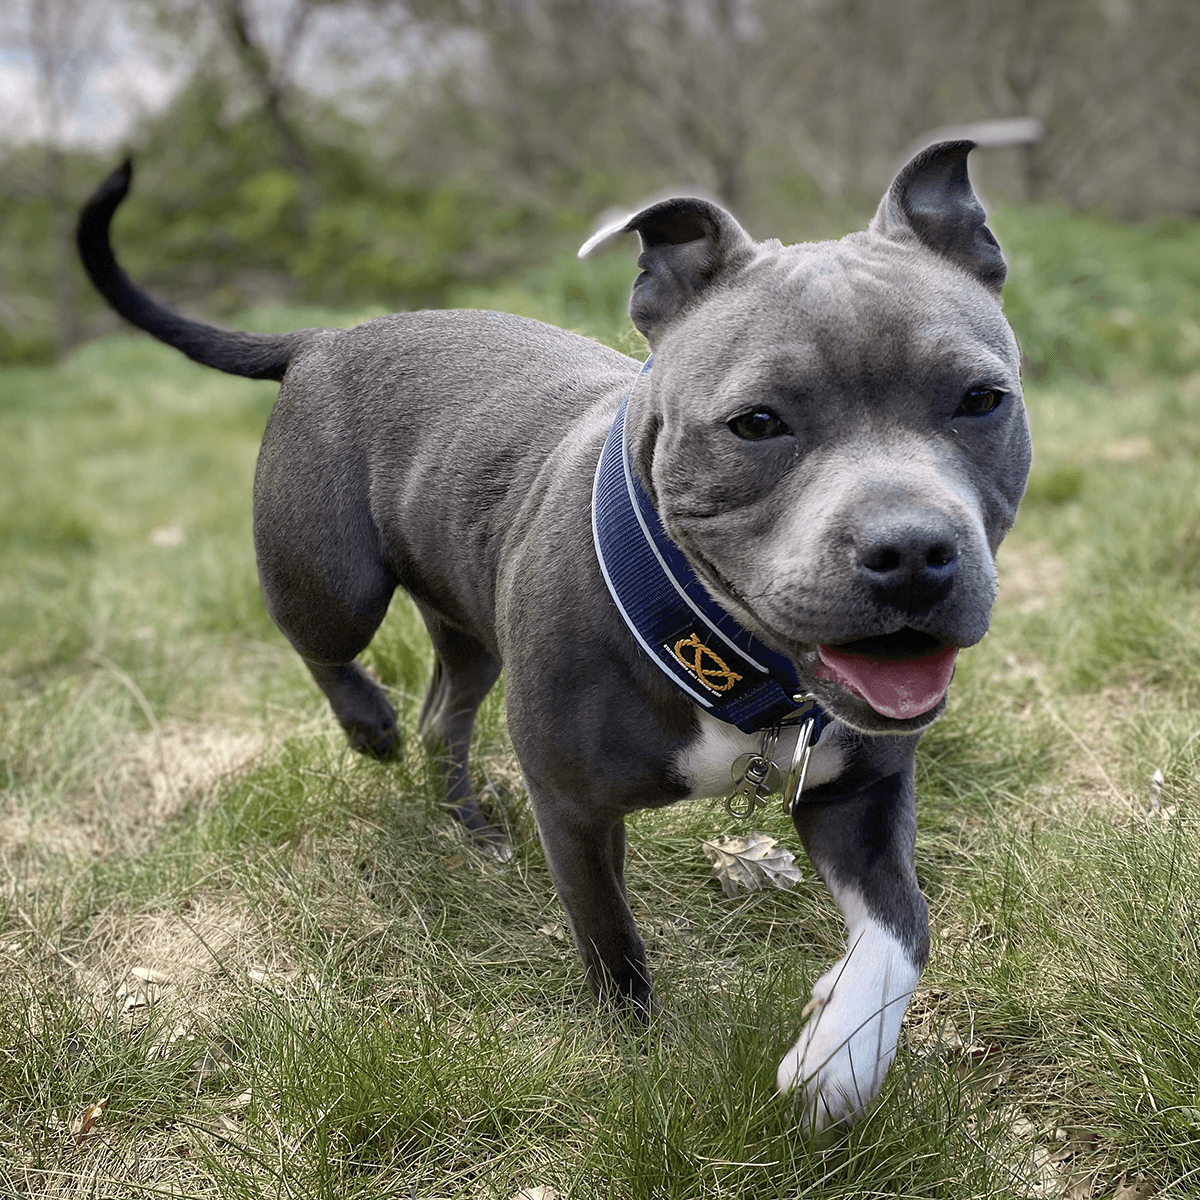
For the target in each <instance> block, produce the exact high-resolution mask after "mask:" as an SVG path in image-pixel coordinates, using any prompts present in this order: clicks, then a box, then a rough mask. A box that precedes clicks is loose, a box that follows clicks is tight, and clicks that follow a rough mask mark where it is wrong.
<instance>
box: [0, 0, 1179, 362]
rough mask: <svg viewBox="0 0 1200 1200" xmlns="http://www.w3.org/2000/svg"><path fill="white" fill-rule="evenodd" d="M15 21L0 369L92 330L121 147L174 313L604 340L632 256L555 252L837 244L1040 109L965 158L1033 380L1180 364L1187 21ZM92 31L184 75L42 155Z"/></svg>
mask: <svg viewBox="0 0 1200 1200" xmlns="http://www.w3.org/2000/svg"><path fill="white" fill-rule="evenodd" d="M11 5H12V7H11V9H10V10H9V15H8V20H7V25H6V26H5V30H4V32H5V38H6V41H7V44H8V45H9V46H10V47H12V46H18V47H20V46H23V47H24V53H25V54H26V56H27V59H28V61H29V62H31V63H33V64H34V66H35V68H36V73H37V79H38V90H39V96H40V98H41V104H42V108H43V110H44V113H45V134H44V136H42V137H40V138H37V139H34V140H29V139H27V138H14V137H10V138H9V140H8V142H7V143H6V144H0V362H38V361H48V360H51V359H53V358H54V357H55V356H56V355H61V354H62V353H64V352H65V351H67V350H69V349H71V348H72V347H73V346H75V345H76V344H78V343H79V342H80V341H81V340H83V339H85V338H86V337H88V336H90V335H92V334H95V333H98V332H102V331H104V330H105V329H108V328H111V327H112V324H113V318H111V317H110V316H109V315H108V314H107V313H105V312H104V311H102V309H101V306H100V305H99V304H98V302H97V301H96V300H95V298H94V297H93V295H92V294H91V291H90V289H89V288H88V286H87V285H86V283H85V281H84V280H83V279H82V276H81V275H80V273H79V271H78V268H77V267H76V265H75V263H74V257H73V251H72V247H71V231H72V226H73V221H74V214H75V212H76V210H77V208H78V205H79V204H80V203H81V201H82V200H83V198H84V197H85V196H86V195H87V194H88V192H89V191H90V190H91V188H92V187H93V186H94V185H95V183H96V182H97V181H98V180H99V179H100V178H101V177H102V176H103V174H104V173H105V172H107V170H109V169H110V168H111V167H112V166H113V165H114V163H115V162H116V161H117V160H118V158H119V156H120V154H121V153H122V152H123V151H124V150H128V151H131V152H133V153H134V155H135V159H136V164H137V185H136V188H135V190H134V192H133V195H132V197H131V199H130V201H129V202H128V204H127V205H126V207H125V209H123V210H122V214H121V216H120V218H119V219H118V222H117V230H116V234H115V240H116V242H117V244H118V247H119V250H120V253H121V255H122V257H123V259H124V261H125V263H126V265H127V266H128V268H129V270H130V272H131V273H132V274H133V275H134V276H135V277H136V278H138V279H140V280H143V281H144V282H145V283H146V284H147V285H148V286H149V287H150V288H152V289H153V290H155V291H156V292H158V293H159V294H160V295H162V296H164V297H165V298H167V299H168V300H170V301H171V302H173V303H176V304H178V305H180V306H182V307H184V308H192V309H194V310H196V311H203V312H206V313H209V314H211V315H214V316H217V317H221V316H223V315H224V316H229V315H231V314H232V313H234V312H237V311H240V310H244V309H246V308H248V307H250V306H253V305H261V304H262V303H263V302H266V301H274V300H281V301H284V302H286V303H290V304H314V303H319V304H322V305H327V306H346V305H353V306H357V307H360V308H361V307H363V306H370V305H378V306H380V307H383V308H387V309H399V308H412V307H421V306H434V305H448V304H449V305H455V304H469V303H489V304H498V305H499V304H503V299H504V296H505V294H506V293H505V292H504V291H501V292H499V299H497V289H498V288H499V287H500V285H501V283H502V282H503V283H504V284H505V285H508V286H509V288H510V290H511V291H513V293H514V295H515V300H514V303H516V304H519V303H520V296H521V295H522V294H523V290H524V289H522V287H521V286H520V281H521V280H522V279H526V280H528V279H536V282H537V285H538V289H539V294H540V295H542V296H544V297H546V296H548V297H550V299H549V300H545V301H544V302H543V303H544V304H545V305H546V306H547V311H545V312H539V313H538V314H536V315H542V316H546V317H547V318H548V319H551V320H557V321H559V322H561V323H565V324H568V325H570V324H573V323H576V322H582V321H583V320H584V319H585V318H586V319H587V320H589V321H591V322H593V323H595V321H596V319H597V317H598V316H599V317H600V318H601V324H602V325H604V324H608V323H611V324H612V325H613V326H614V328H615V327H617V326H619V325H620V324H621V322H622V321H623V317H622V316H621V312H622V310H623V307H624V302H625V295H626V294H627V289H628V285H629V282H630V279H631V276H632V264H631V263H630V262H629V261H628V256H621V262H620V264H619V267H618V266H617V265H615V264H614V265H612V266H610V265H609V264H608V263H606V262H605V261H604V260H601V262H600V263H599V264H593V265H589V266H587V267H586V268H579V267H576V266H575V264H574V262H573V260H572V258H571V256H572V254H573V251H574V249H575V247H576V246H577V245H578V244H579V242H580V241H581V240H582V238H583V237H584V236H585V235H586V233H587V232H588V230H589V229H590V228H591V227H592V226H593V225H594V223H595V221H596V219H597V217H598V215H599V214H600V213H601V212H603V211H604V210H606V209H608V208H610V207H612V206H614V205H632V204H634V203H636V202H638V201H640V200H642V199H644V198H646V197H647V196H649V195H652V194H655V193H657V192H660V191H662V190H666V189H691V188H699V189H702V190H703V191H705V192H706V193H708V194H711V195H714V196H716V197H717V198H719V199H721V200H723V201H724V202H725V203H726V204H728V205H729V206H730V207H731V208H732V209H733V210H734V211H735V213H736V214H737V215H738V217H739V219H741V220H742V221H743V223H744V224H745V225H746V226H747V227H748V228H749V230H750V231H751V232H752V233H754V234H755V235H756V236H760V237H762V236H767V235H780V236H782V237H783V238H784V240H785V241H788V240H797V239H801V238H805V239H809V238H817V237H822V236H826V235H835V234H837V233H840V232H842V231H844V230H845V229H846V228H853V227H855V226H861V225H862V224H863V223H865V221H866V220H867V219H868V218H869V216H870V213H871V211H872V209H873V206H874V203H875V201H876V200H877V199H878V196H879V194H880V193H881V191H882V189H883V188H884V187H885V186H886V184H887V181H888V179H889V177H890V175H891V173H892V172H893V171H894V169H895V168H896V167H897V166H898V165H899V163H900V161H902V159H903V158H904V156H905V155H906V154H907V153H908V152H910V151H911V150H912V149H913V148H915V147H916V146H917V145H919V144H920V143H921V142H922V141H925V140H928V139H929V138H931V137H933V136H937V135H938V134H939V133H950V134H953V132H954V131H955V129H956V128H961V127H962V126H964V125H967V124H971V123H978V122H984V121H993V120H996V119H1002V118H1034V119H1036V120H1037V121H1038V122H1040V123H1041V127H1042V129H1043V136H1042V137H1041V138H1040V139H1039V140H1036V141H1032V142H1027V143H1025V144H1020V145H1003V146H997V147H996V148H993V149H990V150H988V151H987V152H986V153H985V154H980V155H977V156H976V157H975V159H974V161H973V167H972V170H973V173H974V174H975V177H976V179H977V181H978V183H979V185H980V187H981V190H982V191H983V193H984V195H985V198H986V199H987V201H988V203H989V205H990V207H991V208H992V209H993V212H994V225H995V226H996V228H997V230H998V232H999V234H1000V236H1001V241H1002V243H1003V245H1004V247H1005V250H1006V252H1007V254H1008V256H1009V259H1010V261H1011V262H1012V263H1013V264H1014V266H1015V267H1016V268H1017V269H1015V270H1014V271H1013V273H1012V278H1011V282H1010V284H1009V287H1008V289H1007V290H1006V304H1007V308H1008V312H1009V314H1010V317H1011V319H1012V321H1013V323H1014V325H1015V326H1016V328H1017V331H1018V335H1019V336H1020V338H1021V342H1022V345H1023V348H1024V351H1025V355H1026V363H1027V370H1028V372H1029V373H1030V375H1031V376H1033V377H1040V378H1047V377H1053V376H1054V375H1055V374H1056V373H1058V372H1064V373H1070V374H1071V375H1076V376H1077V375H1080V374H1082V375H1084V376H1087V377H1103V376H1105V375H1106V374H1108V373H1109V372H1111V371H1112V370H1113V369H1114V364H1115V363H1117V362H1118V361H1119V362H1120V363H1121V364H1122V366H1121V368H1120V369H1127V370H1129V371H1133V372H1139V371H1140V372H1146V371H1151V372H1168V373H1173V374H1182V373H1186V372H1189V371H1192V370H1195V369H1196V368H1197V367H1200V286H1198V285H1200V222H1198V221H1197V214H1200V138H1197V137H1196V135H1195V131H1196V129H1197V128H1200V6H1198V5H1196V4H1195V3H1194V0H961V2H957V3H955V2H951V0H353V2H351V0H11ZM101 9H103V10H104V11H105V12H106V13H107V14H108V16H107V17H106V18H104V19H107V20H109V21H110V22H111V21H113V20H117V19H119V23H120V25H121V27H122V28H124V29H132V30H135V31H140V33H141V34H142V35H143V36H144V37H145V38H149V39H151V41H152V42H153V45H154V46H155V47H156V48H157V50H156V52H157V53H158V54H159V55H160V56H165V57H166V58H168V59H170V60H171V62H172V63H173V64H174V66H175V68H176V69H177V70H178V71H179V72H181V79H182V83H181V85H180V86H179V87H178V88H177V89H176V90H175V91H174V94H173V98H172V99H171V100H170V102H169V103H167V104H166V105H165V106H160V107H157V108H154V109H152V110H150V111H147V112H145V113H143V114H142V116H141V117H140V118H139V120H138V121H137V122H136V123H135V124H134V125H133V126H132V128H131V129H129V130H128V132H127V133H126V135H125V137H124V143H125V145H124V146H123V147H117V146H101V147H97V146H95V145H91V146H81V145H79V144H77V143H71V142H70V140H69V139H67V138H65V137H64V136H60V135H61V131H62V130H63V129H65V128H66V124H67V118H68V116H69V115H70V113H69V110H70V109H71V106H72V105H73V104H76V105H77V104H78V103H79V102H80V96H81V95H82V90H81V87H80V83H79V79H80V76H81V70H82V68H81V66H80V64H81V63H83V62H84V61H85V60H86V57H87V55H86V51H87V46H86V45H85V44H84V43H85V42H86V41H87V37H89V36H91V37H92V38H93V41H94V38H95V36H96V35H95V33H94V29H95V28H96V27H95V25H94V24H93V25H92V26H88V24H87V22H88V20H92V21H93V23H94V22H95V20H97V19H98V18H97V13H99V12H100V10H101ZM86 28H91V29H93V33H92V34H86ZM381 58H382V59H383V60H384V61H386V62H387V63H388V64H390V69H389V70H387V71H384V72H383V73H380V72H378V71H376V72H375V73H374V74H364V73H363V71H362V70H360V69H359V68H360V67H361V65H362V63H363V62H365V61H366V60H367V59H371V60H372V61H375V62H378V61H380V59H381ZM318 67H319V69H318ZM130 69H136V67H135V66H131V67H130ZM331 77H332V78H333V80H334V83H333V85H332V86H331V84H330V79H331ZM531 272H532V275H530V273H531Z"/></svg>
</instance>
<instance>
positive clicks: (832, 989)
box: [776, 924, 919, 1134]
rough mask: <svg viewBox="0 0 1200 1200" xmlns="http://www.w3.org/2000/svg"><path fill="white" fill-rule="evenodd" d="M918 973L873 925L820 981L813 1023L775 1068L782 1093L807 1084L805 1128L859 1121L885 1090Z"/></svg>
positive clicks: (809, 1010) (815, 993) (896, 944)
mask: <svg viewBox="0 0 1200 1200" xmlns="http://www.w3.org/2000/svg"><path fill="white" fill-rule="evenodd" d="M918 976H919V972H918V970H917V968H916V967H915V966H914V965H913V963H912V962H911V960H910V959H909V957H908V955H907V954H906V953H905V951H904V949H903V947H902V946H901V945H900V943H899V942H897V941H896V940H895V938H893V937H892V936H891V935H890V934H889V933H887V932H886V931H885V930H883V929H882V928H881V927H879V926H877V925H874V924H868V925H867V926H866V928H864V929H863V930H861V931H860V932H859V933H858V935H857V936H856V937H853V938H852V939H851V948H850V950H849V952H848V953H847V954H846V956H845V957H844V958H842V959H839V960H838V962H836V963H835V964H834V965H833V967H832V968H831V969H830V970H829V971H827V972H826V973H825V974H824V975H822V976H821V978H820V979H819V980H817V983H816V985H815V986H814V987H813V994H812V1000H811V1001H810V1002H809V1004H808V1007H807V1008H806V1009H805V1013H806V1014H811V1016H810V1018H809V1021H808V1024H807V1025H805V1026H804V1029H803V1030H802V1031H801V1034H800V1040H799V1041H798V1042H797V1043H796V1044H795V1045H794V1046H793V1047H792V1048H791V1050H789V1051H788V1052H787V1054H785V1055H784V1057H783V1061H782V1062H781V1063H780V1064H779V1071H778V1074H777V1075H776V1082H777V1084H778V1087H779V1091H780V1092H781V1093H784V1094H786V1093H788V1092H791V1091H793V1090H796V1089H803V1096H804V1107H803V1111H802V1115H801V1123H802V1125H803V1127H804V1131H805V1132H806V1133H809V1134H815V1133H820V1132H822V1131H823V1130H825V1129H828V1128H830V1127H832V1126H834V1125H852V1124H853V1123H854V1121H855V1120H856V1119H857V1118H858V1116H859V1115H860V1114H861V1113H862V1111H863V1110H864V1109H865V1108H866V1107H867V1105H869V1104H870V1103H871V1101H872V1100H874V1099H875V1097H876V1096H877V1095H878V1094H879V1089H880V1088H881V1087H882V1086H883V1080H884V1076H885V1075H886V1074H887V1071H888V1068H889V1067H890V1066H891V1065H892V1059H893V1058H895V1056H896V1040H897V1038H898V1037H899V1035H900V1023H901V1021H902V1020H903V1018H904V1010H905V1008H906V1007H907V1005H908V1001H909V997H910V996H911V995H912V992H913V989H914V988H915V987H916V984H917V979H918Z"/></svg>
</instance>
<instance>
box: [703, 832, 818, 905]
mask: <svg viewBox="0 0 1200 1200" xmlns="http://www.w3.org/2000/svg"><path fill="white" fill-rule="evenodd" d="M701 846H702V847H703V850H704V857H705V858H707V859H708V861H709V862H710V863H712V865H713V868H712V873H713V876H714V878H716V879H717V880H719V881H720V884H721V890H722V891H723V892H724V893H725V895H726V896H730V897H733V896H736V895H737V893H738V888H739V887H743V888H745V889H746V890H747V891H751V892H755V891H758V890H759V889H761V888H765V887H777V888H790V887H791V886H792V884H794V883H799V882H800V868H799V867H798V866H796V859H795V857H794V856H793V855H792V852H791V851H790V850H788V849H787V847H785V846H781V845H779V843H778V842H777V841H776V840H775V839H774V838H773V837H768V836H767V835H766V834H765V833H752V834H750V836H749V837H747V838H734V837H721V838H717V839H716V840H715V841H711V842H702V843H701Z"/></svg>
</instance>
